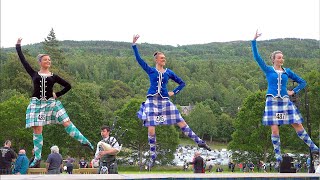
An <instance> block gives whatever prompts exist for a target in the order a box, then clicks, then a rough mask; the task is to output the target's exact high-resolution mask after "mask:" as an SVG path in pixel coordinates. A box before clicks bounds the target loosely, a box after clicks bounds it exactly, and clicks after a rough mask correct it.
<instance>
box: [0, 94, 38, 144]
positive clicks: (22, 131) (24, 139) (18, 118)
mask: <svg viewBox="0 0 320 180" xmlns="http://www.w3.org/2000/svg"><path fill="white" fill-rule="evenodd" d="M28 103H29V99H28V98H27V97H25V96H23V95H22V94H20V95H19V94H17V95H14V96H12V97H11V98H9V99H7V100H5V101H3V102H1V103H0V122H1V126H0V132H1V136H0V142H4V141H5V140H7V139H9V140H11V141H12V144H13V147H14V149H16V150H18V149H20V148H25V149H27V150H28V149H29V150H31V149H33V143H32V129H31V128H28V129H26V128H25V126H26V120H25V119H26V108H27V106H28Z"/></svg>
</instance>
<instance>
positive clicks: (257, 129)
mask: <svg viewBox="0 0 320 180" xmlns="http://www.w3.org/2000/svg"><path fill="white" fill-rule="evenodd" d="M264 105H265V92H261V91H258V92H256V93H254V94H251V95H249V96H248V97H247V98H246V99H245V100H244V103H243V105H242V108H241V110H240V112H239V113H238V114H237V118H236V120H235V122H234V128H235V131H234V132H233V134H232V140H231V142H230V143H229V144H228V147H229V148H230V149H231V150H234V151H247V152H248V153H249V154H255V155H260V157H259V158H260V159H264V161H266V159H267V155H268V154H273V146H272V144H271V139H270V138H271V137H270V136H271V135H270V127H269V126H263V125H262V123H261V119H262V113H263V110H264Z"/></svg>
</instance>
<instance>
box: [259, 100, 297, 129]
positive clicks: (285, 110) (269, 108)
mask: <svg viewBox="0 0 320 180" xmlns="http://www.w3.org/2000/svg"><path fill="white" fill-rule="evenodd" d="M302 122H303V118H302V116H301V114H300V112H299V110H298V109H297V107H296V106H295V105H294V104H293V103H292V102H291V101H290V99H289V98H283V99H282V98H278V97H272V96H267V98H266V106H265V110H264V115H263V119H262V124H263V125H282V124H294V123H297V124H301V123H302Z"/></svg>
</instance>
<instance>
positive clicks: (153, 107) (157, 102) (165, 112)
mask: <svg viewBox="0 0 320 180" xmlns="http://www.w3.org/2000/svg"><path fill="white" fill-rule="evenodd" d="M137 115H138V118H139V119H141V120H142V121H143V126H146V127H148V126H158V125H172V124H177V123H179V122H181V121H184V120H183V118H182V116H181V114H180V112H179V110H178V109H177V107H176V106H175V105H174V104H173V103H172V102H171V101H170V100H169V99H167V98H162V97H161V96H160V95H155V96H149V97H148V98H147V100H146V102H144V103H142V104H141V106H140V110H139V111H138V112H137Z"/></svg>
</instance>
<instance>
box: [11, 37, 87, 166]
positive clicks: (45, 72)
mask: <svg viewBox="0 0 320 180" xmlns="http://www.w3.org/2000/svg"><path fill="white" fill-rule="evenodd" d="M21 40H22V39H21V38H19V39H18V41H17V44H16V50H17V53H18V56H19V59H20V61H21V63H22V65H23V66H24V68H25V69H26V71H27V72H28V74H29V75H30V76H31V78H32V81H33V94H32V97H31V100H30V103H29V105H28V107H27V112H26V128H29V127H32V128H33V144H34V154H35V158H34V160H33V162H32V163H31V164H30V167H34V166H35V165H36V164H37V162H38V161H40V160H41V152H42V146H43V136H42V130H43V126H44V125H47V124H55V123H59V124H62V125H63V126H64V127H65V130H66V132H67V133H68V134H69V135H70V136H71V137H73V138H75V139H76V140H78V141H79V142H80V143H82V144H83V145H85V146H89V147H90V148H91V149H92V150H93V146H92V145H91V143H90V142H89V141H88V140H87V138H85V137H84V136H83V135H82V134H81V132H80V131H79V130H78V129H77V128H76V127H75V126H74V125H73V123H72V122H71V121H70V119H69V116H68V114H67V112H66V111H65V109H64V107H63V105H62V103H61V102H60V101H59V100H57V98H58V97H60V96H62V95H64V94H65V93H66V92H68V91H69V90H70V89H71V85H70V84H69V83H68V82H67V81H65V80H64V79H62V78H61V77H59V76H58V75H56V74H53V73H52V72H50V70H49V68H50V66H51V59H50V57H49V55H47V54H39V55H38V56H37V60H38V63H39V65H40V70H39V71H35V70H33V69H32V67H31V66H30V65H29V63H28V62H27V61H26V59H25V57H24V55H23V53H22V50H21ZM55 83H58V84H60V85H62V86H63V87H64V88H63V89H62V90H61V91H59V92H56V93H54V92H53V85H54V84H55Z"/></svg>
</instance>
